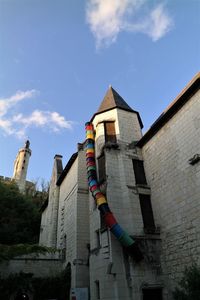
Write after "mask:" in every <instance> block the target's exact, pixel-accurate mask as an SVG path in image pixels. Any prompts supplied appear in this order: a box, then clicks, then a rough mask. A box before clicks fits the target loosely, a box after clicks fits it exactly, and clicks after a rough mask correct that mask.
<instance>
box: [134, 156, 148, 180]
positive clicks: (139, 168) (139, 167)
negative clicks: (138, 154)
mask: <svg viewBox="0 0 200 300" xmlns="http://www.w3.org/2000/svg"><path fill="white" fill-rule="evenodd" d="M132 161H133V169H134V173H135V182H136V184H147V180H146V176H145V172H144V164H143V161H142V160H139V159H133V160H132Z"/></svg>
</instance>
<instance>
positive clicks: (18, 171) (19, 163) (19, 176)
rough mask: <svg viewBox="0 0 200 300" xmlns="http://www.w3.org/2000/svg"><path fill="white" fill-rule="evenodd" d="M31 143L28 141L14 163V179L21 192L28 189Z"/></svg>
mask: <svg viewBox="0 0 200 300" xmlns="http://www.w3.org/2000/svg"><path fill="white" fill-rule="evenodd" d="M29 146H30V142H29V140H27V141H26V142H25V145H24V147H23V148H21V149H19V151H18V154H17V157H16V159H15V162H14V172H13V177H12V178H13V179H14V180H15V181H16V183H17V185H18V186H19V190H20V191H21V192H25V189H26V175H27V170H28V163H29V158H30V156H31V149H30V148H29Z"/></svg>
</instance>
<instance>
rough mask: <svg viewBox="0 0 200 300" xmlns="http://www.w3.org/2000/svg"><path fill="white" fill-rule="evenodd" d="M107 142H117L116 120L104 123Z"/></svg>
mask: <svg viewBox="0 0 200 300" xmlns="http://www.w3.org/2000/svg"><path fill="white" fill-rule="evenodd" d="M104 132H105V142H111V143H116V142H117V139H116V133H115V122H105V123H104Z"/></svg>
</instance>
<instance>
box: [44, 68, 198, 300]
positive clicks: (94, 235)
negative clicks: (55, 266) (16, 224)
mask: <svg viewBox="0 0 200 300" xmlns="http://www.w3.org/2000/svg"><path fill="white" fill-rule="evenodd" d="M199 88H200V74H198V75H197V76H196V77H195V78H194V79H193V80H192V81H191V82H190V84H189V85H188V86H187V87H186V88H185V89H184V90H183V92H182V93H181V94H180V95H179V96H178V97H177V98H176V99H175V101H174V102H173V103H172V104H171V105H170V106H169V107H168V108H167V109H166V110H165V111H164V113H163V114H162V115H161V116H160V118H159V119H158V120H157V121H156V122H155V123H154V124H153V125H152V127H151V128H150V130H149V131H148V132H147V133H146V134H145V135H144V136H142V131H141V129H142V122H141V119H140V116H139V114H138V112H136V111H134V110H132V109H131V108H130V107H129V106H128V105H127V104H126V103H125V101H124V100H123V99H122V98H121V97H120V96H119V95H118V94H117V93H116V92H115V91H114V90H113V89H112V88H109V91H108V93H107V94H106V96H105V98H104V100H103V102H102V104H101V106H100V108H99V110H98V111H97V113H96V114H95V115H94V116H93V117H92V119H91V121H92V123H93V126H94V129H95V132H96V137H95V155H96V164H97V173H98V179H99V182H100V184H101V185H100V187H101V191H102V192H103V193H104V194H105V195H106V198H107V201H108V204H109V206H110V209H111V210H112V212H113V214H114V215H115V217H116V219H117V220H118V222H119V224H120V225H121V226H122V227H123V228H124V229H125V230H126V231H127V232H128V234H129V235H130V236H131V237H133V239H134V240H135V241H137V243H138V246H139V248H140V250H141V252H142V253H143V256H144V257H143V260H142V261H140V262H136V261H134V258H132V256H131V255H130V256H129V255H128V253H127V252H126V251H125V249H124V248H123V247H122V245H121V244H120V243H119V241H118V240H117V239H116V238H115V237H114V236H113V235H112V233H111V232H110V230H109V229H108V228H107V227H106V226H105V224H104V220H102V217H101V216H100V212H99V210H98V209H97V206H96V204H95V202H94V199H93V197H92V195H91V193H90V192H89V189H88V183H87V170H86V162H85V145H84V143H83V144H79V145H78V151H77V153H75V154H73V155H72V157H71V159H70V160H69V162H68V163H67V165H66V167H65V168H64V170H63V171H62V172H60V173H59V166H58V163H57V160H58V159H59V160H61V157H60V156H59V158H58V157H57V158H55V162H54V168H53V175H52V180H51V188H50V195H49V202H48V205H47V206H46V207H44V211H43V216H42V222H41V226H42V231H41V236H40V242H41V244H43V245H46V246H52V247H55V246H56V247H57V248H58V249H61V250H62V252H63V263H62V267H63V268H64V267H66V266H67V265H69V264H70V266H71V271H72V281H71V287H72V295H76V296H77V298H76V299H81V300H84V299H89V298H88V297H89V296H88V297H87V293H84V298H80V297H79V296H78V292H80V289H82V291H85V289H88V295H90V299H91V300H95V299H101V300H115V299H119V300H121V299H123V300H132V299H137V300H141V299H144V300H145V299H154V300H161V299H163V300H172V290H173V289H174V287H175V286H176V284H177V282H178V280H179V279H180V277H181V276H182V274H183V270H184V268H185V267H186V266H188V265H191V264H192V263H195V264H200V259H199V258H200V218H199V216H200V204H199V195H200V142H199V140H200V117H199V111H200V91H199ZM107 123H109V125H108V126H107ZM109 130H110V132H109ZM58 175H59V176H58ZM102 178H103V179H102ZM82 297H83V296H82Z"/></svg>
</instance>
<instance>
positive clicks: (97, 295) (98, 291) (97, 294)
mask: <svg viewBox="0 0 200 300" xmlns="http://www.w3.org/2000/svg"><path fill="white" fill-rule="evenodd" d="M95 285H96V299H100V284H99V280H96V281H95Z"/></svg>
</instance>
